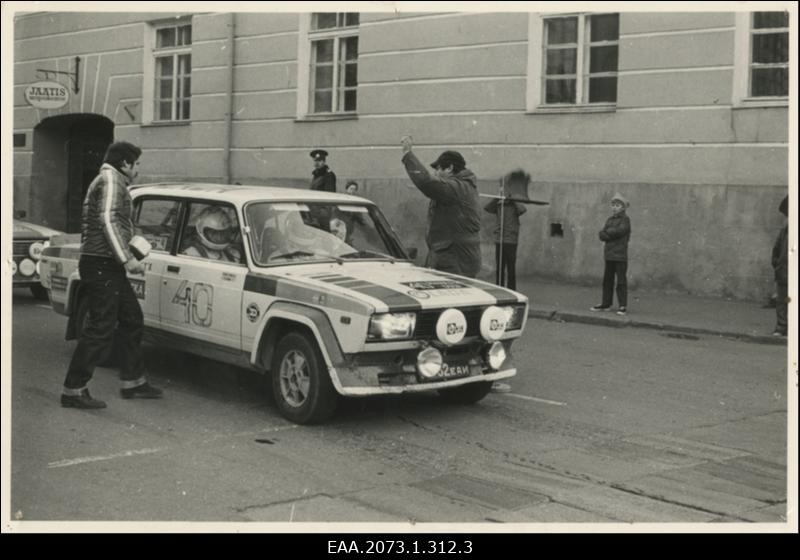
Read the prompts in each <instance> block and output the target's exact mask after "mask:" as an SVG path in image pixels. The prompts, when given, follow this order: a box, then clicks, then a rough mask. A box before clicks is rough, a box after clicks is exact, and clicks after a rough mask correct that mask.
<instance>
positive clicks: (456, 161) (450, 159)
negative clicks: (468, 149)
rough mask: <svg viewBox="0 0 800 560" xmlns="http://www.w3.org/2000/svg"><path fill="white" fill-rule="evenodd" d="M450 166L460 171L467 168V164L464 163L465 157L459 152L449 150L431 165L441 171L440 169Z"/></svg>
mask: <svg viewBox="0 0 800 560" xmlns="http://www.w3.org/2000/svg"><path fill="white" fill-rule="evenodd" d="M450 165H454V166H455V167H456V168H458V169H464V168H465V167H466V166H467V162H466V161H464V156H462V155H461V154H459V153H458V152H453V151H450V150H448V151H446V152H442V154H441V155H440V156H439V157H438V158H436V161H434V162H433V163H432V164H431V167H433V168H434V169H439V168H440V167H448V166H450Z"/></svg>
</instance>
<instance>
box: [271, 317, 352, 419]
mask: <svg viewBox="0 0 800 560" xmlns="http://www.w3.org/2000/svg"><path fill="white" fill-rule="evenodd" d="M271 375H272V393H273V395H274V397H275V403H276V404H277V405H278V409H279V410H280V412H281V414H282V415H283V416H284V417H285V418H286V419H288V420H291V421H292V422H294V423H296V424H317V423H320V422H323V421H325V420H327V419H328V418H330V417H331V416H332V415H333V413H334V412H335V411H336V407H337V405H338V401H339V398H338V394H337V393H336V389H334V387H333V383H331V379H330V377H329V375H328V370H327V368H326V367H325V362H324V361H323V359H322V355H321V354H320V352H319V349H318V348H317V344H316V342H315V341H314V340H313V339H311V338H310V337H309V336H307V335H305V334H303V333H300V332H290V333H289V334H287V335H285V336H284V337H283V338H281V340H280V342H278V346H277V348H276V349H275V354H274V355H273V358H272V367H271Z"/></svg>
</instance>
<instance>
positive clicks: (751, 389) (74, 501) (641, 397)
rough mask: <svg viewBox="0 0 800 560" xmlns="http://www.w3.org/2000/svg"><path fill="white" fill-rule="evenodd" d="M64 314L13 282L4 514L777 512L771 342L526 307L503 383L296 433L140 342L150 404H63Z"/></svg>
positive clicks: (678, 518)
mask: <svg viewBox="0 0 800 560" xmlns="http://www.w3.org/2000/svg"><path fill="white" fill-rule="evenodd" d="M65 325H66V318H64V317H62V316H60V315H56V314H55V313H54V312H52V311H50V310H49V308H48V307H47V306H46V305H45V304H43V303H42V302H38V301H36V300H34V299H32V298H31V297H30V296H28V295H27V293H26V292H21V291H16V292H15V298H14V305H13V330H12V341H11V344H12V360H13V363H12V376H11V379H12V393H11V396H12V398H11V401H12V402H11V405H12V407H11V417H12V424H11V469H10V472H11V484H10V504H11V510H10V511H11V517H12V519H16V520H20V521H23V522H27V521H137V522H145V521H150V522H170V521H213V522H236V523H247V522H408V521H412V522H417V523H423V522H460V523H483V524H486V526H487V527H490V526H491V527H493V525H492V524H493V523H503V522H505V523H534V522H571V523H608V522H625V523H630V522H690V523H695V522H697V523H706V522H712V521H714V522H744V521H750V522H772V523H781V522H783V520H784V519H785V516H786V443H787V440H786V437H787V436H786V423H787V396H786V392H787V373H786V349H785V348H784V347H779V346H771V345H759V344H752V343H743V342H736V341H731V340H725V339H719V338H714V337H701V338H699V339H693V338H672V337H670V336H666V335H665V334H662V333H657V332H654V331H649V330H647V331H646V330H636V329H625V330H618V329H613V328H608V327H599V326H589V325H579V324H574V323H571V324H560V323H553V322H547V321H539V320H531V321H529V323H528V328H527V330H526V332H525V335H524V337H523V339H522V340H521V341H519V342H517V344H516V347H515V359H516V362H517V364H518V369H519V374H518V376H517V377H515V378H513V379H512V380H511V385H512V392H511V393H506V394H490V395H489V396H488V397H487V398H486V399H484V400H483V401H482V402H481V403H479V404H477V405H473V406H466V407H464V406H446V405H443V404H442V403H441V402H440V401H439V400H438V399H437V398H436V396H435V395H429V394H420V395H414V396H404V397H390V398H373V399H367V400H363V399H359V400H348V401H347V402H345V403H344V405H343V406H342V408H341V410H340V412H339V413H338V415H337V416H336V417H335V418H334V419H333V420H332V421H331V422H329V423H328V424H326V425H324V426H302V427H301V426H295V425H293V424H290V423H289V422H287V421H286V420H284V419H283V418H282V417H281V416H280V415H279V414H278V412H277V410H276V407H275V405H274V404H273V403H272V402H271V400H270V399H269V398H268V397H267V396H266V393H265V391H264V389H263V387H262V384H261V382H260V379H259V377H258V376H257V375H255V374H252V373H250V372H247V371H244V370H238V369H235V368H230V367H227V366H224V365H220V364H217V363H213V362H209V361H204V360H202V359H198V358H194V357H192V356H188V355H185V354H181V353H177V352H173V351H169V350H164V349H160V348H156V347H152V346H147V347H146V359H147V361H148V364H149V368H150V380H151V381H152V382H153V383H154V384H155V385H157V386H160V387H162V388H164V390H165V394H166V398H164V399H163V400H156V401H142V400H122V399H121V398H120V397H119V395H118V389H119V383H118V380H117V375H116V372H115V371H113V370H111V369H105V368H100V369H98V370H97V372H96V374H95V379H94V380H93V381H92V384H91V390H92V394H93V395H95V396H97V397H99V398H102V399H104V400H106V401H107V402H108V405H109V406H108V408H107V409H104V410H100V411H92V412H86V411H80V410H75V409H63V408H61V407H60V406H59V403H58V398H59V394H60V387H61V383H62V381H63V376H64V372H65V371H66V366H67V362H68V360H69V358H70V356H71V352H72V349H73V343H71V342H66V341H64V339H63V332H64V328H65ZM4 494H6V496H8V495H9V493H7V492H5V491H4ZM4 499H8V498H4ZM32 526H34V525H32ZM59 526H60V527H64V526H67V527H68V526H69V525H59ZM271 526H272V525H271ZM20 527H24V524H23V525H21V526H20ZM137 527H140V528H143V529H145V528H148V527H156V526H150V525H137ZM169 527H173V526H171V525H170V526H169ZM275 527H277V526H275ZM508 527H520V526H517V525H513V526H508ZM522 527H527V526H522ZM587 527H588V526H587Z"/></svg>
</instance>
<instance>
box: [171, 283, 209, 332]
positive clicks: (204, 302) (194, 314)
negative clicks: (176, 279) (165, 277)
mask: <svg viewBox="0 0 800 560" xmlns="http://www.w3.org/2000/svg"><path fill="white" fill-rule="evenodd" d="M172 303H177V304H178V305H183V306H184V307H186V322H187V323H194V324H195V325H198V326H200V327H210V326H211V319H212V315H213V309H212V307H213V305H214V286H211V285H210V284H204V283H202V282H195V283H192V282H189V281H188V280H184V281H183V282H181V285H180V286H179V287H178V291H177V292H175V295H174V296H172Z"/></svg>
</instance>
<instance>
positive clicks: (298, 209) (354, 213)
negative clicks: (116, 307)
mask: <svg viewBox="0 0 800 560" xmlns="http://www.w3.org/2000/svg"><path fill="white" fill-rule="evenodd" d="M245 215H246V220H247V224H248V226H250V230H251V232H252V234H251V235H250V236H249V238H250V240H251V244H252V246H251V250H252V254H253V258H254V260H255V261H256V263H257V264H260V265H284V264H289V263H296V262H308V261H326V260H328V261H329V260H335V261H345V260H356V259H395V258H401V259H402V258H406V257H405V254H404V252H403V249H402V248H401V246H400V244H399V241H397V238H396V236H395V235H394V233H393V232H392V231H391V228H389V227H388V225H387V224H386V223H385V221H384V220H382V219H381V217H380V213H379V212H378V210H377V208H375V207H369V206H366V205H363V204H336V203H316V202H302V203H301V202H275V203H268V202H258V203H251V204H249V205H248V206H247V207H246V209H245Z"/></svg>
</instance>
